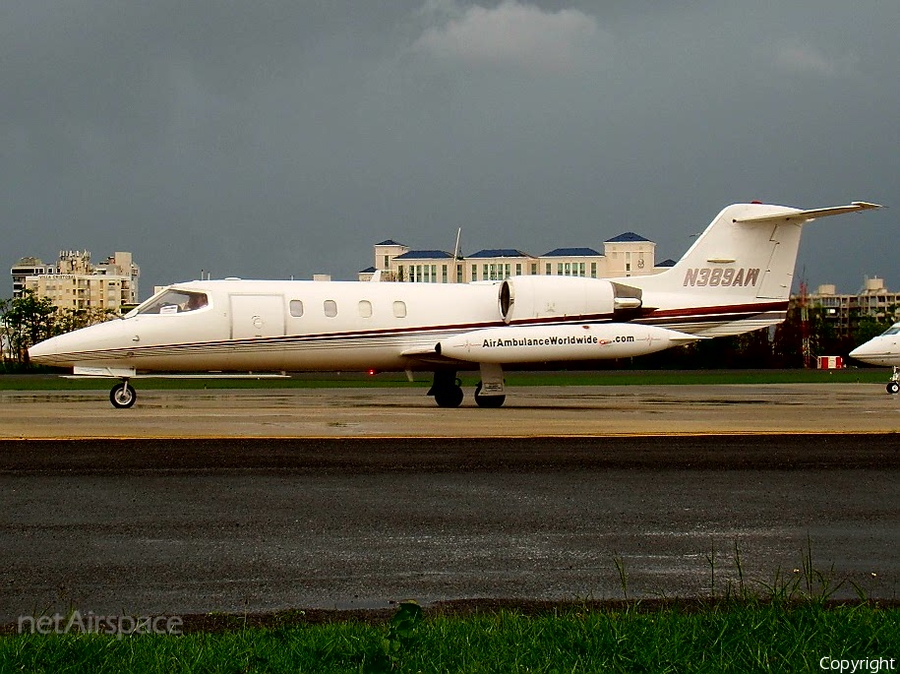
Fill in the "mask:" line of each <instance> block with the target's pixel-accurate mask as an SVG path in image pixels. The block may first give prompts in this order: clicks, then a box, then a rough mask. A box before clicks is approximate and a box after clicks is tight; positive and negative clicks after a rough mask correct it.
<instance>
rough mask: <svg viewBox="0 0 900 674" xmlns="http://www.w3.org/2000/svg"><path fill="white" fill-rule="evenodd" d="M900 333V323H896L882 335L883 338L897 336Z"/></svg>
mask: <svg viewBox="0 0 900 674" xmlns="http://www.w3.org/2000/svg"><path fill="white" fill-rule="evenodd" d="M898 332H900V323H894V324H893V325H892V326H891V327H889V328H888V329H887V330H885V331H884V332H882V333H881V336H882V337H886V336H888V335H896V334H897V333H898Z"/></svg>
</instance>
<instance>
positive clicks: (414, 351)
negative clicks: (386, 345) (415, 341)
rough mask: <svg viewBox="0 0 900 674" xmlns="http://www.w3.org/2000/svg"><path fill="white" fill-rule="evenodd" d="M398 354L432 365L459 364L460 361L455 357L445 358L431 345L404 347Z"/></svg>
mask: <svg viewBox="0 0 900 674" xmlns="http://www.w3.org/2000/svg"><path fill="white" fill-rule="evenodd" d="M400 355H401V356H406V357H407V358H413V359H415V360H418V361H421V362H423V363H429V364H432V365H435V364H436V365H449V364H459V362H460V361H459V360H457V359H455V358H447V356H442V355H441V354H440V353H438V352H437V350H436V349H435V348H434V347H433V346H424V347H423V346H414V347H412V348H410V349H406V350H405V351H401V352H400Z"/></svg>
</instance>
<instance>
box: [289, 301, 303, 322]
mask: <svg viewBox="0 0 900 674" xmlns="http://www.w3.org/2000/svg"><path fill="white" fill-rule="evenodd" d="M302 315H303V302H301V301H300V300H291V316H293V317H294V318H300V317H301V316H302Z"/></svg>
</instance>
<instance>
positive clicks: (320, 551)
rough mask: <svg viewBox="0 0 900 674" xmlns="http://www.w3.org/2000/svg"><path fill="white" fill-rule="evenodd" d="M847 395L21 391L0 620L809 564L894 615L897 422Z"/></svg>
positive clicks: (750, 572) (4, 454) (899, 533)
mask: <svg viewBox="0 0 900 674" xmlns="http://www.w3.org/2000/svg"><path fill="white" fill-rule="evenodd" d="M836 388H837V389H839V390H830V387H818V386H803V385H800V386H760V387H755V386H753V387H684V388H682V387H672V388H670V389H667V390H665V391H653V390H645V389H642V388H641V387H616V389H615V390H610V389H609V388H605V387H604V388H603V389H602V390H601V389H599V388H597V389H594V388H591V389H587V390H583V389H558V390H556V389H554V390H550V394H549V395H548V394H547V391H546V390H544V391H540V390H535V389H522V390H521V391H516V392H515V395H511V396H510V398H509V403H508V404H509V405H510V407H509V408H503V409H500V410H482V409H476V408H463V409H459V410H438V409H436V408H433V407H432V406H431V401H430V400H429V399H424V398H422V397H421V395H422V393H423V392H422V391H421V389H417V390H413V391H407V390H401V391H397V390H394V389H383V390H371V389H367V390H341V391H334V390H330V391H325V392H320V391H310V390H306V391H303V390H301V391H287V392H285V391H278V392H273V395H269V394H266V393H262V392H257V391H254V392H247V393H243V392H241V393H225V394H222V393H220V392H216V393H209V394H202V396H201V397H200V399H199V400H198V399H196V398H195V397H194V395H193V394H190V393H185V392H177V393H174V392H163V391H159V392H149V391H148V392H145V393H143V394H142V397H141V400H140V401H139V403H138V404H139V405H143V406H142V407H136V408H135V409H133V410H125V411H116V410H113V409H112V408H110V407H108V402H107V401H106V400H105V394H100V395H98V394H93V393H86V394H81V393H79V394H63V395H57V394H10V393H5V394H2V395H0V402H2V403H3V404H2V411H0V425H2V428H4V435H6V436H7V437H25V438H31V439H28V440H6V441H0V523H2V524H0V623H2V622H13V621H15V620H17V618H18V617H19V616H22V615H34V614H35V613H48V614H52V613H53V612H54V611H57V610H60V611H63V612H65V611H67V610H70V609H73V608H78V609H79V610H80V611H82V612H88V611H93V612H94V613H95V614H100V615H121V614H123V613H129V614H142V615H147V614H152V615H155V614H160V613H168V614H179V615H180V614H189V613H207V612H218V611H225V612H235V613H244V612H256V611H269V610H278V609H288V608H306V607H324V608H361V607H362V608H365V607H379V606H384V605H386V604H387V602H389V601H391V600H401V599H405V598H410V597H412V598H416V599H419V600H420V601H425V602H427V601H435V600H441V599H460V598H472V597H506V598H528V599H552V600H559V599H564V600H565V599H578V598H588V597H592V598H622V597H623V596H625V594H626V593H627V594H628V596H629V597H658V596H667V597H672V596H696V595H704V594H710V593H713V592H715V593H722V592H723V591H724V590H725V587H726V584H727V583H729V582H730V583H732V588H734V587H736V586H737V584H739V583H740V582H741V577H742V578H743V582H744V583H745V584H746V585H747V586H750V587H753V588H755V589H757V590H759V589H763V588H764V587H765V586H771V585H773V584H778V583H785V582H793V581H795V580H796V581H798V582H800V583H801V587H803V588H805V587H806V584H805V579H806V578H807V576H805V575H804V560H805V559H806V557H807V555H810V556H811V558H812V561H813V565H814V566H815V569H816V570H817V571H821V572H823V574H824V576H823V577H824V578H826V579H828V580H829V581H830V582H832V583H833V584H838V583H841V582H843V585H842V586H841V587H840V588H839V589H838V596H856V595H855V590H854V589H853V586H852V585H851V583H850V581H852V583H854V584H856V585H857V586H858V587H860V588H861V589H862V590H864V591H865V592H866V593H867V594H868V595H869V596H871V597H880V598H887V599H896V598H897V596H898V591H900V555H898V552H897V541H898V540H900V480H898V477H900V436H898V435H896V434H894V433H893V429H894V427H895V423H894V422H895V420H896V418H897V417H896V415H897V414H898V409H900V408H898V403H897V401H896V399H894V398H891V397H889V396H886V395H885V394H883V393H882V392H881V391H883V389H881V387H876V386H857V385H842V386H840V387H836ZM821 389H828V390H821ZM194 403H196V404H194ZM454 415H456V416H454ZM842 420H843V423H841V421H842ZM8 424H12V425H13V427H14V431H13V432H10V426H9V425H8ZM15 424H18V425H15ZM844 429H846V430H847V431H848V432H845V433H841V432H839V431H841V430H844ZM785 430H789V431H790V432H783V431H785ZM267 431H268V432H269V436H271V437H269V438H264V437H263V436H264V434H265V433H266V432H267ZM501 431H505V433H502V432H501ZM811 431H824V433H812V432H811ZM851 431H852V432H851ZM885 431H887V432H885ZM216 433H218V435H219V437H213V436H214V435H215V434H216ZM92 435H93V436H94V437H93V438H91V436H92ZM179 435H181V436H184V437H183V438H178V436H179ZM117 436H118V438H119V439H116V437H117ZM278 436H281V437H278ZM288 436H291V437H288ZM370 436H374V437H370ZM501 436H505V437H501ZM40 437H43V438H46V439H44V440H39V439H36V438H40ZM55 438H56V439H55ZM58 438H72V439H69V440H61V439H58ZM89 438H90V439H89ZM128 438H131V439H128ZM154 438H155V439H154ZM739 568H740V573H739V572H738V569H739ZM814 589H815V588H814Z"/></svg>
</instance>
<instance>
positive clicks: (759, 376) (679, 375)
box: [0, 368, 890, 391]
mask: <svg viewBox="0 0 900 674" xmlns="http://www.w3.org/2000/svg"><path fill="white" fill-rule="evenodd" d="M889 376H890V370H889V369H884V368H858V369H857V368H852V369H845V370H596V371H594V370H554V371H529V372H517V371H510V372H507V373H506V384H507V386H635V385H642V386H672V385H687V384H695V385H696V384H711V385H714V384H838V383H851V384H857V383H863V384H884V383H886V382H887V380H888V378H889ZM460 377H461V379H462V380H463V384H464V385H466V386H474V385H475V384H476V383H477V381H478V374H477V372H463V373H461V374H460ZM110 381H111V380H109V379H66V378H64V377H59V376H54V375H46V374H42V375H0V391H81V390H107V389H109V387H110V386H111V383H110ZM136 384H137V385H138V387H139V388H142V389H146V390H156V389H161V390H167V389H176V390H181V389H186V390H191V389H258V388H263V389H266V388H270V389H283V388H332V387H337V388H341V387H408V386H430V384H431V373H429V372H419V373H416V381H415V382H414V383H413V384H410V383H409V381H408V380H407V378H406V375H405V374H404V373H402V372H383V373H379V374H377V375H368V374H366V373H364V372H314V373H301V374H293V375H292V376H291V377H290V378H287V379H154V378H147V379H140V380H138V381H137V382H136Z"/></svg>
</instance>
